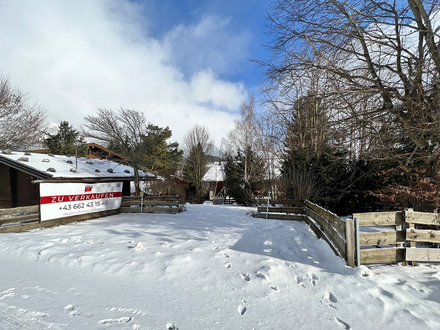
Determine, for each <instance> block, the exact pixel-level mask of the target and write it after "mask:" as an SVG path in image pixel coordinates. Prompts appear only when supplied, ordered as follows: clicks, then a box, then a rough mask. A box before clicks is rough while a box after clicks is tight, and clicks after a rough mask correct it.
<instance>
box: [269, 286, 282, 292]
mask: <svg viewBox="0 0 440 330" xmlns="http://www.w3.org/2000/svg"><path fill="white" fill-rule="evenodd" d="M270 288H271V289H272V290H274V291H276V292H280V291H281V290H280V289H279V288H278V287H277V286H271V287H270Z"/></svg>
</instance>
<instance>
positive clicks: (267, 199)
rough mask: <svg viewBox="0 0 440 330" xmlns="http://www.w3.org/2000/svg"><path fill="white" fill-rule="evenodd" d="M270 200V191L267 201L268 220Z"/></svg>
mask: <svg viewBox="0 0 440 330" xmlns="http://www.w3.org/2000/svg"><path fill="white" fill-rule="evenodd" d="M269 200H270V191H269V194H268V195H267V203H266V220H267V218H268V216H269Z"/></svg>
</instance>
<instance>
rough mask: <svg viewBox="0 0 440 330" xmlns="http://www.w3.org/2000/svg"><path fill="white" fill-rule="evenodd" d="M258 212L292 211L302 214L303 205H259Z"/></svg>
mask: <svg viewBox="0 0 440 330" xmlns="http://www.w3.org/2000/svg"><path fill="white" fill-rule="evenodd" d="M257 211H258V212H267V211H269V212H277V213H294V214H304V208H303V207H267V206H260V207H258V208H257Z"/></svg>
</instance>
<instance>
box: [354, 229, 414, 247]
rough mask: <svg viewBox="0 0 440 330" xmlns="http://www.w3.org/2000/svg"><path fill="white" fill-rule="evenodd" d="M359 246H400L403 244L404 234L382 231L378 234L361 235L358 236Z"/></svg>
mask: <svg viewBox="0 0 440 330" xmlns="http://www.w3.org/2000/svg"><path fill="white" fill-rule="evenodd" d="M359 239H360V243H361V246H375V245H382V244H401V243H405V232H404V231H403V230H398V231H394V230H393V231H382V232H379V233H362V234H359Z"/></svg>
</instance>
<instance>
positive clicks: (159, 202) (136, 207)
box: [121, 196, 181, 213]
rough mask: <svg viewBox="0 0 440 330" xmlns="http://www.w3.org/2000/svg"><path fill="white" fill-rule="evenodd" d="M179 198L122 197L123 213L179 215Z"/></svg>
mask: <svg viewBox="0 0 440 330" xmlns="http://www.w3.org/2000/svg"><path fill="white" fill-rule="evenodd" d="M180 211H181V208H180V204H179V197H177V196H125V197H122V204H121V212H122V213H152V212H165V213H179V212H180Z"/></svg>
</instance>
